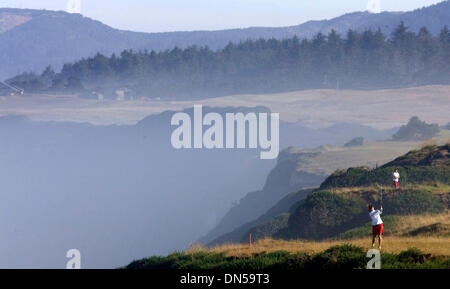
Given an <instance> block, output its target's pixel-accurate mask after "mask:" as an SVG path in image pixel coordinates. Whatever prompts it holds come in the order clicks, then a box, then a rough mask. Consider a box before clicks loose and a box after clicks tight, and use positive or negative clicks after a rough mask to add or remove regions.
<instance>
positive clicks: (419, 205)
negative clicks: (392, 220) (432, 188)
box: [384, 190, 444, 215]
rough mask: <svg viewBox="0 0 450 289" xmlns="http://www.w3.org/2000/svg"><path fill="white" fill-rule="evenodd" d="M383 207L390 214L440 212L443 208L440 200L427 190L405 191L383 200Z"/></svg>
mask: <svg viewBox="0 0 450 289" xmlns="http://www.w3.org/2000/svg"><path fill="white" fill-rule="evenodd" d="M384 207H385V208H389V212H390V213H391V214H397V215H413V214H422V213H440V212H442V211H443V210H444V204H443V202H442V200H441V199H440V198H439V197H438V196H435V195H433V194H432V193H431V192H429V191H423V190H422V191H419V190H414V191H406V192H401V193H399V194H396V195H394V196H392V197H390V198H387V199H386V200H385V206H384Z"/></svg>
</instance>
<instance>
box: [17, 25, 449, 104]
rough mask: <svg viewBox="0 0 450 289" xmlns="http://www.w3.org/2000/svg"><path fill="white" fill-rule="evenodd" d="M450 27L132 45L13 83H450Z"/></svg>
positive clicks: (236, 87)
mask: <svg viewBox="0 0 450 289" xmlns="http://www.w3.org/2000/svg"><path fill="white" fill-rule="evenodd" d="M449 59H450V31H449V29H448V28H447V27H444V28H443V29H442V30H441V32H440V34H439V35H437V36H433V35H431V34H430V33H429V31H428V30H427V28H425V27H423V28H422V29H420V31H419V32H418V33H414V32H410V31H408V27H406V26H405V25H404V23H403V22H402V23H400V24H399V25H398V26H397V27H396V29H395V30H394V31H393V32H392V34H391V35H390V37H387V36H386V35H384V34H383V33H382V32H381V30H380V29H378V31H372V30H366V31H364V32H362V33H358V32H355V31H352V30H349V31H348V32H347V35H346V36H345V37H342V36H341V35H340V34H338V33H337V32H336V31H334V30H333V31H331V32H330V33H329V34H328V35H324V34H322V33H318V34H316V35H315V36H314V37H313V38H312V39H310V40H308V39H303V40H300V39H299V38H297V37H293V38H290V39H284V40H276V39H259V40H247V41H244V42H240V43H237V44H234V43H229V44H228V45H227V46H226V47H224V48H223V49H218V50H215V51H213V50H211V49H209V48H208V47H197V46H192V47H189V48H186V49H180V48H177V47H175V48H173V49H171V50H165V51H161V52H155V51H132V50H125V51H123V52H122V53H121V54H120V55H119V56H118V55H115V54H113V55H111V56H109V57H108V56H105V55H102V54H100V53H98V54H97V55H95V56H93V57H89V58H83V59H81V60H79V61H77V62H75V63H67V64H65V65H64V66H63V68H62V70H61V71H60V72H59V73H56V72H55V71H54V70H53V69H52V68H51V67H47V69H45V71H43V72H42V73H41V74H36V73H23V74H20V75H18V76H16V77H14V78H12V79H10V80H8V82H9V83H11V84H14V85H16V86H19V87H22V88H24V89H25V90H26V91H28V92H42V91H45V92H55V93H56V92H57V93H61V92H63V93H84V94H85V95H88V96H89V95H90V93H91V92H92V91H103V92H106V93H107V92H108V91H115V90H116V89H126V90H127V91H129V92H131V93H132V94H134V95H136V96H147V97H152V98H157V97H159V98H169V99H180V98H206V97H215V96H221V95H230V94H241V93H273V92H283V91H293V90H302V89H316V88H333V89H335V88H338V89H339V88H340V89H344V88H345V89H377V88H395V87H407V86H415V85H426V84H449V83H450V77H449V75H450V63H449V61H448V60H449Z"/></svg>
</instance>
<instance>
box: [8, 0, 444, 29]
mask: <svg viewBox="0 0 450 289" xmlns="http://www.w3.org/2000/svg"><path fill="white" fill-rule="evenodd" d="M438 2H441V1H432V0H396V1H392V0H339V1H336V0H38V1H36V0H0V7H15V8H33V9H49V10H67V9H69V8H68V7H71V8H70V10H71V11H75V12H76V11H81V13H82V14H83V15H85V16H87V17H91V18H94V19H96V20H100V21H101V22H103V23H105V24H108V25H110V26H112V27H114V28H119V29H125V30H134V31H145V32H164V31H175V30H216V29H226V28H242V27H249V26H288V25H296V24H301V23H303V22H305V21H308V20H320V19H326V18H332V17H335V16H339V15H341V14H344V13H348V12H354V11H363V10H367V7H372V8H371V10H373V11H379V10H381V11H405V10H413V9H416V8H420V7H423V6H428V5H431V4H435V3H438Z"/></svg>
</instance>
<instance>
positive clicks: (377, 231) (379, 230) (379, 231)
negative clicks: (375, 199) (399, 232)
mask: <svg viewBox="0 0 450 289" xmlns="http://www.w3.org/2000/svg"><path fill="white" fill-rule="evenodd" d="M383 232H384V231H383V224H378V225H376V226H372V235H383Z"/></svg>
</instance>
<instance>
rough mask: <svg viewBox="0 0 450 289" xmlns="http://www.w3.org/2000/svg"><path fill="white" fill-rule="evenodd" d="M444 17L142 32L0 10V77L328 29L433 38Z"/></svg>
mask: <svg viewBox="0 0 450 289" xmlns="http://www.w3.org/2000/svg"><path fill="white" fill-rule="evenodd" d="M14 15H16V21H17V19H18V18H17V16H22V17H31V19H28V20H27V21H24V22H23V23H19V24H17V23H15V24H13V25H9V26H8V24H7V23H6V22H5V19H6V18H7V17H12V16H14ZM449 15H450V3H449V1H444V2H441V3H438V4H435V5H432V6H429V7H426V8H421V9H416V10H413V11H409V12H382V13H379V14H372V13H368V12H353V13H348V14H344V15H342V16H339V17H335V18H332V19H330V20H314V21H308V22H305V23H303V24H300V25H294V26H287V27H249V28H241V29H239V28H238V29H227V30H217V31H208V30H200V31H176V32H160V33H145V32H132V31H126V30H118V29H115V28H112V27H110V26H108V25H106V24H103V23H101V22H100V21H97V20H93V19H91V18H88V17H84V16H82V15H80V14H69V13H66V12H62V11H50V10H32V9H22V10H21V9H15V8H0V62H2V63H4V67H5V69H2V71H0V78H7V77H11V76H13V75H14V74H18V73H21V72H24V71H30V70H32V71H40V70H43V69H44V68H45V67H46V66H47V65H49V64H50V65H52V66H53V67H54V68H55V69H59V68H61V67H62V65H63V64H64V63H67V62H71V61H74V60H76V59H79V58H82V57H89V56H93V55H94V54H96V53H98V52H100V53H104V54H107V55H110V54H112V53H120V52H121V51H123V50H125V49H136V50H146V49H147V50H156V51H160V50H165V49H171V48H173V47H175V46H177V47H181V48H184V47H188V46H191V45H197V46H208V47H210V48H212V49H218V48H221V47H224V46H225V45H226V44H228V43H229V42H235V43H236V42H239V41H243V40H247V39H257V38H266V39H267V38H276V39H284V38H289V37H293V36H294V35H297V36H298V37H299V38H308V37H311V36H312V35H314V34H316V33H318V32H322V33H327V32H329V31H330V30H331V29H335V30H336V31H337V32H338V33H345V32H346V31H347V30H348V29H354V30H357V31H361V30H364V29H367V28H371V29H373V30H376V29H378V28H380V29H381V30H382V31H383V32H387V33H390V32H392V30H393V28H394V27H395V26H396V25H398V23H400V22H401V21H404V22H405V23H406V25H407V26H410V30H411V31H414V32H417V31H418V29H419V28H420V27H422V26H427V27H428V29H429V30H430V32H431V33H432V34H436V33H437V32H438V31H439V29H441V28H442V27H443V26H445V25H449V20H448V19H450V17H449ZM5 17H6V18H5ZM19 22H20V21H19ZM5 25H6V26H5ZM7 26H8V28H5V27H7ZM2 29H3V30H4V31H3V32H1V31H2ZM86 31H89V33H86Z"/></svg>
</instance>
